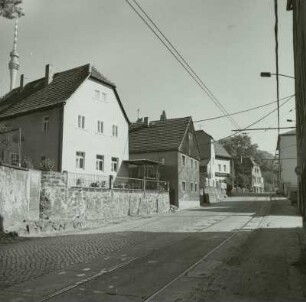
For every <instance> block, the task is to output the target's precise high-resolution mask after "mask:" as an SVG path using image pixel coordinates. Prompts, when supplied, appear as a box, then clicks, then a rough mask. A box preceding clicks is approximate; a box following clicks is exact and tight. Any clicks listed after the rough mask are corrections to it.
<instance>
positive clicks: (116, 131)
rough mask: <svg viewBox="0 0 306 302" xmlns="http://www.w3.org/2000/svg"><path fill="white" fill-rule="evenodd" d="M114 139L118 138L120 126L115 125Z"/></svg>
mask: <svg viewBox="0 0 306 302" xmlns="http://www.w3.org/2000/svg"><path fill="white" fill-rule="evenodd" d="M113 137H118V126H117V125H113Z"/></svg>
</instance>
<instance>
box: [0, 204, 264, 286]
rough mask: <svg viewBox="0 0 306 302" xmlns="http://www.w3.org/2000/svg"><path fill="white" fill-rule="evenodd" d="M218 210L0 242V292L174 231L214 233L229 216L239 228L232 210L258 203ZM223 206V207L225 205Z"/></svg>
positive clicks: (247, 208)
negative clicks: (66, 233)
mask: <svg viewBox="0 0 306 302" xmlns="http://www.w3.org/2000/svg"><path fill="white" fill-rule="evenodd" d="M220 206H221V204H218V206H211V207H209V208H207V209H205V210H204V209H199V210H195V211H193V210H190V211H182V212H177V213H175V214H173V213H169V214H164V215H160V216H155V217H151V218H148V219H139V220H138V221H129V222H126V223H120V224H116V225H109V226H105V227H103V228H101V229H100V230H90V231H84V232H82V233H78V234H75V235H65V236H53V237H43V238H42V237H38V238H27V239H25V238H22V240H20V241H19V240H17V241H16V242H14V243H10V244H0V268H1V269H0V290H2V289H5V288H8V287H10V286H12V285H16V284H19V283H23V282H25V281H28V280H32V279H36V278H38V277H39V276H42V275H45V274H47V273H51V272H54V271H58V270H61V269H63V268H67V267H69V266H71V265H73V264H78V263H87V262H89V261H92V260H94V259H95V258H98V257H104V256H111V255H112V253H113V252H115V251H119V250H121V249H126V248H129V247H131V246H136V245H145V243H146V242H151V241H154V240H155V239H157V238H166V237H165V236H167V235H166V234H168V236H169V234H173V233H178V232H180V233H183V234H187V233H189V232H205V231H206V230H207V231H209V230H210V231H212V232H214V231H216V230H214V229H211V228H213V226H214V225H215V224H216V223H220V222H222V221H223V220H224V219H226V220H228V219H232V218H231V217H235V215H238V216H237V217H236V218H235V219H234V221H235V224H237V223H238V224H239V223H240V222H239V221H240V220H241V218H242V220H243V219H245V218H244V216H241V213H240V214H236V213H235V211H236V210H235V209H236V207H237V206H238V208H239V210H240V212H246V218H247V219H249V218H248V215H249V212H251V213H254V212H256V211H259V205H257V202H254V201H250V202H244V203H243V204H241V203H239V202H238V205H236V204H235V202H231V208H230V210H228V211H227V210H224V209H223V208H219V207H220ZM223 206H225V209H227V206H228V204H227V203H225V204H224V205H223ZM260 206H261V204H260ZM211 211H213V212H211ZM241 223H244V220H243V221H241ZM224 230H225V231H229V230H230V227H228V225H225V227H224ZM173 236H174V235H171V236H170V237H171V238H172V237H173ZM187 236H188V235H187Z"/></svg>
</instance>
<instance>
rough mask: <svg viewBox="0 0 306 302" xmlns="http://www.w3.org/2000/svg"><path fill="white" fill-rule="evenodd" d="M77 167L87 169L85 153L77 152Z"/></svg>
mask: <svg viewBox="0 0 306 302" xmlns="http://www.w3.org/2000/svg"><path fill="white" fill-rule="evenodd" d="M76 167H77V168H78V169H83V170H84V169H85V152H80V151H77V152H76Z"/></svg>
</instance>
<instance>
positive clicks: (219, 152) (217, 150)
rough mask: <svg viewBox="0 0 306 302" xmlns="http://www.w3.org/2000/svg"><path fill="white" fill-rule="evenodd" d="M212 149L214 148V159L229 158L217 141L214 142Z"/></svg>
mask: <svg viewBox="0 0 306 302" xmlns="http://www.w3.org/2000/svg"><path fill="white" fill-rule="evenodd" d="M214 147H215V156H216V157H223V158H231V156H230V154H229V153H228V152H227V151H226V150H225V148H224V147H223V146H222V145H221V144H220V143H218V142H217V141H216V142H214Z"/></svg>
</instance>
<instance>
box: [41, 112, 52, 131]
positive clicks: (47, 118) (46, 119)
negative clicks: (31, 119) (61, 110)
mask: <svg viewBox="0 0 306 302" xmlns="http://www.w3.org/2000/svg"><path fill="white" fill-rule="evenodd" d="M49 129H50V116H44V117H43V122H42V130H43V132H47V131H49Z"/></svg>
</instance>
